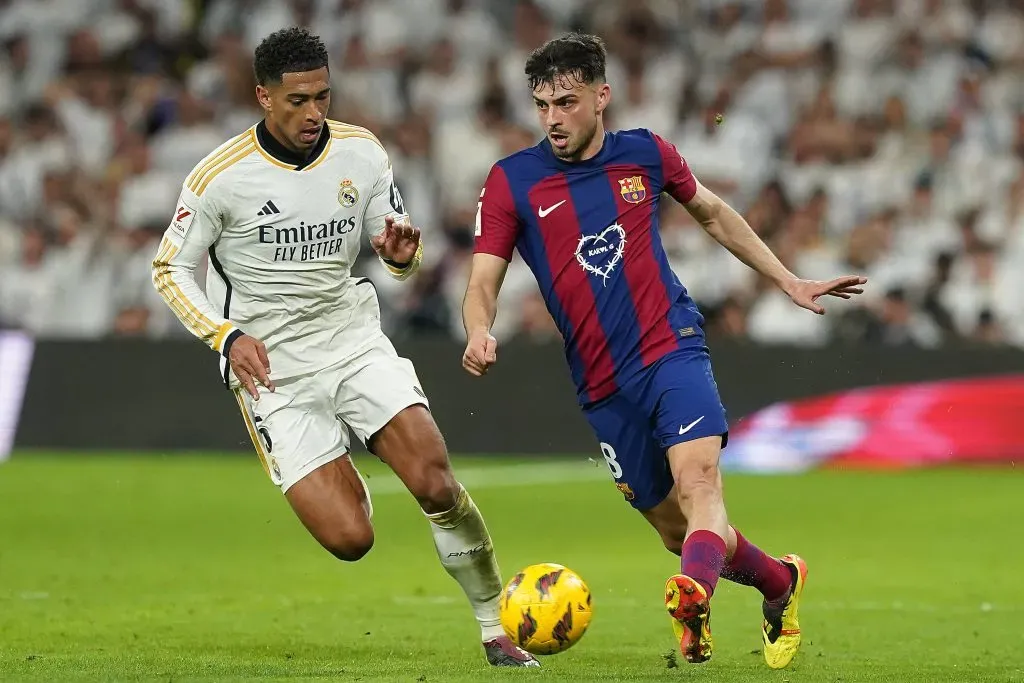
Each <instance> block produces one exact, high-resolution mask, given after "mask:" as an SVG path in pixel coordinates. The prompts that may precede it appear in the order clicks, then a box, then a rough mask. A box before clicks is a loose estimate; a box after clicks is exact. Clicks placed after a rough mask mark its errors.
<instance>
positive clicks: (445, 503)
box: [410, 459, 459, 514]
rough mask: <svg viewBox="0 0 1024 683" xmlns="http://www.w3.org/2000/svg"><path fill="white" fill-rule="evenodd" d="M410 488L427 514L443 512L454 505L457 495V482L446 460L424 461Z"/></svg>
mask: <svg viewBox="0 0 1024 683" xmlns="http://www.w3.org/2000/svg"><path fill="white" fill-rule="evenodd" d="M410 490H411V492H412V494H413V496H415V497H416V500H417V501H418V502H419V504H420V507H421V508H423V511H424V512H426V513H427V514H434V513H437V512H444V511H446V510H451V509H452V508H453V507H455V503H456V502H457V501H458V497H459V482H458V481H457V480H456V479H455V474H454V473H453V472H452V469H451V467H449V466H448V461H447V459H445V460H444V461H441V462H436V461H435V462H426V463H424V466H423V467H422V468H421V470H420V472H418V473H417V477H416V482H415V483H412V484H411V485H410Z"/></svg>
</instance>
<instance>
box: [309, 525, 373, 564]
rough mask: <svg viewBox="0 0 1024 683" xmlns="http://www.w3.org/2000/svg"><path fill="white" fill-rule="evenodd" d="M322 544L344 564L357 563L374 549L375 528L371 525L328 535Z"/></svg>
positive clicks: (321, 541)
mask: <svg viewBox="0 0 1024 683" xmlns="http://www.w3.org/2000/svg"><path fill="white" fill-rule="evenodd" d="M319 540H320V544H321V545H322V546H323V547H324V548H325V549H326V550H327V552H329V553H330V554H331V555H334V556H335V557H336V558H338V559H339V560H341V561H342V562H355V561H357V560H360V559H362V558H363V557H365V556H366V554H367V553H368V552H370V550H371V549H372V548H373V527H372V526H370V525H369V524H365V525H359V526H357V527H355V528H349V529H343V530H338V531H336V532H333V533H329V534H326V535H324V536H322V537H321V538H320V539H319Z"/></svg>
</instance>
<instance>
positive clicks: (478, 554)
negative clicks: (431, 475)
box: [427, 484, 505, 642]
mask: <svg viewBox="0 0 1024 683" xmlns="http://www.w3.org/2000/svg"><path fill="white" fill-rule="evenodd" d="M427 519H428V520H430V530H431V532H432V533H433V535H434V545H435V546H436V547H437V556H438V558H440V560H441V564H442V565H443V566H444V568H445V571H447V572H448V574H450V575H451V576H452V578H454V579H455V580H456V581H458V582H459V585H460V586H462V590H463V591H464V592H465V593H466V597H467V598H469V604H470V605H471V606H472V608H473V613H474V614H475V615H476V620H477V622H478V623H479V624H480V636H481V639H482V640H483V641H484V642H486V641H488V640H491V639H492V638H496V637H498V636H501V635H504V633H505V631H504V630H503V629H502V628H501V618H500V617H499V615H498V598H499V597H500V596H501V589H502V584H501V572H500V571H499V570H498V562H497V560H496V559H495V557H494V546H493V545H492V543H491V536H490V534H488V533H487V525H486V524H484V518H483V517H482V516H481V515H480V511H479V510H478V509H477V507H476V503H474V502H473V499H472V498H470V497H469V493H467V492H466V489H464V488H462V485H461V484H460V485H459V496H458V499H457V500H456V502H455V507H453V508H452V509H451V510H447V511H445V512H438V513H435V514H427Z"/></svg>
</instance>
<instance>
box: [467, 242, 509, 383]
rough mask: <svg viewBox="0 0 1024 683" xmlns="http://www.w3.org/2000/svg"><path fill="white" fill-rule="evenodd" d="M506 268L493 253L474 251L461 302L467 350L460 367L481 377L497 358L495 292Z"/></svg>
mask: <svg viewBox="0 0 1024 683" xmlns="http://www.w3.org/2000/svg"><path fill="white" fill-rule="evenodd" d="M507 270H508V261H506V260H505V259H503V258H501V257H500V256H495V255H493V254H485V253H476V254H474V255H473V266H472V270H471V271H470V274H469V284H468V285H467V286H466V297H465V299H463V301H462V324H463V326H464V327H465V328H466V340H467V342H466V352H465V353H464V354H462V367H464V368H465V369H466V371H467V372H469V373H470V374H471V375H475V376H477V377H480V376H481V375H484V374H487V370H488V369H489V368H490V367H491V366H492V365H494V363H496V362H497V360H498V355H497V351H498V342H497V340H495V338H494V337H493V336H492V335H491V325H493V324H494V318H495V317H496V316H497V314H498V292H499V291H500V290H501V283H502V282H503V281H504V279H505V272H506V271H507Z"/></svg>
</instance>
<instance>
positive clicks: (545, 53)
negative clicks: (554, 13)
mask: <svg viewBox="0 0 1024 683" xmlns="http://www.w3.org/2000/svg"><path fill="white" fill-rule="evenodd" d="M607 61H608V51H607V50H606V49H605V46H604V41H603V40H601V39H600V38H599V37H597V36H594V35H590V34H588V33H575V32H574V33H567V34H566V35H564V36H561V37H559V38H555V39H554V40H549V41H548V42H546V43H545V44H544V45H542V46H540V47H539V48H537V49H536V50H534V51H533V52H532V53H531V54H530V56H529V58H528V59H527V60H526V79H527V83H528V84H529V86H530V90H536V89H537V87H538V86H541V85H554V83H555V80H556V79H558V78H559V77H561V76H569V77H570V78H572V79H573V80H576V81H578V82H580V83H587V84H591V83H596V82H598V81H600V82H604V79H605V63H606V62H607Z"/></svg>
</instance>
